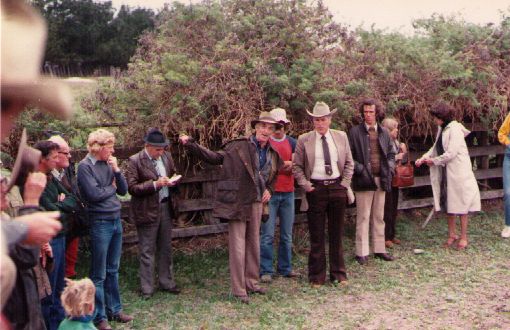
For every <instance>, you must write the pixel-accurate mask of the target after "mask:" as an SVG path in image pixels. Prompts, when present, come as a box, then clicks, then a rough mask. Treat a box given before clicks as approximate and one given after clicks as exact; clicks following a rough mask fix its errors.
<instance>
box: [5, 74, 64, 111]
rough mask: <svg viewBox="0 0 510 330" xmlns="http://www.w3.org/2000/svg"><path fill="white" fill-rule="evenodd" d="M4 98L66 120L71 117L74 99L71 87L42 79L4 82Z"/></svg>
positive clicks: (48, 79)
mask: <svg viewBox="0 0 510 330" xmlns="http://www.w3.org/2000/svg"><path fill="white" fill-rule="evenodd" d="M1 93H2V98H8V99H9V98H13V99H16V100H21V101H24V102H26V103H27V104H30V105H33V106H35V107H38V108H40V109H41V110H44V111H45V112H48V113H50V114H52V115H54V116H55V117H57V118H59V119H62V120H66V119H69V118H70V117H71V114H72V104H73V99H72V95H71V91H70V90H69V87H68V86H67V85H66V84H64V83H62V82H61V81H59V80H57V79H51V78H40V79H38V80H36V81H32V82H6V81H2V88H1Z"/></svg>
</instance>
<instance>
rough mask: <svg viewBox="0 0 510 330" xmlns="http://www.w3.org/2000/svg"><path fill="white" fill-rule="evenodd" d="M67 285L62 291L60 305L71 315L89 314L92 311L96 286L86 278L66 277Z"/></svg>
mask: <svg viewBox="0 0 510 330" xmlns="http://www.w3.org/2000/svg"><path fill="white" fill-rule="evenodd" d="M66 283H67V286H66V287H65V289H64V291H62V296H61V300H62V306H63V307H64V310H65V311H66V314H67V315H68V316H71V317H78V316H85V315H90V314H92V313H93V312H94V297H95V294H96V288H95V287H94V283H92V281H91V280H90V279H88V278H84V279H82V280H78V281H73V280H70V279H66Z"/></svg>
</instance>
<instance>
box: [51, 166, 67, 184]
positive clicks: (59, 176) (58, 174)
mask: <svg viewBox="0 0 510 330" xmlns="http://www.w3.org/2000/svg"><path fill="white" fill-rule="evenodd" d="M51 174H53V176H54V177H55V179H57V180H58V181H62V178H63V177H64V170H63V169H61V170H60V171H59V170H57V169H56V168H55V169H53V170H51Z"/></svg>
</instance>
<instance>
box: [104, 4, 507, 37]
mask: <svg viewBox="0 0 510 330" xmlns="http://www.w3.org/2000/svg"><path fill="white" fill-rule="evenodd" d="M168 2H170V1H169V0H113V6H114V7H115V8H117V9H118V8H120V6H121V5H122V4H127V5H130V6H143V7H149V8H152V9H160V8H162V7H163V4H164V3H168ZM180 2H182V3H186V4H187V3H196V2H200V1H198V0H181V1H180ZM323 2H324V4H326V6H327V7H328V8H329V10H330V11H331V12H332V13H333V15H334V17H335V20H336V21H337V22H340V23H344V24H348V25H350V27H351V28H355V27H357V26H359V25H362V26H363V27H364V28H370V27H371V26H372V24H375V28H379V29H389V30H390V31H393V30H398V31H400V32H403V33H406V34H408V33H411V32H412V31H413V28H412V26H411V21H412V20H413V19H416V18H428V17H430V16H431V15H432V14H433V13H439V14H443V15H453V14H460V15H461V16H462V17H463V18H464V19H465V20H466V21H468V22H472V23H477V24H485V23H489V22H492V23H498V22H500V18H501V14H500V11H506V12H507V15H508V11H509V10H510V2H509V1H508V0H427V1H423V0H377V1H374V0H356V1H352V0H324V1H323Z"/></svg>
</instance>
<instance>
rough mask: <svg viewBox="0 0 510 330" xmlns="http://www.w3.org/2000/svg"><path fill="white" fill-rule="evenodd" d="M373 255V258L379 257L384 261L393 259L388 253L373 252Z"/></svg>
mask: <svg viewBox="0 0 510 330" xmlns="http://www.w3.org/2000/svg"><path fill="white" fill-rule="evenodd" d="M374 257H375V258H379V259H382V260H384V261H393V260H395V257H394V256H392V255H391V254H389V253H375V254H374Z"/></svg>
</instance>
